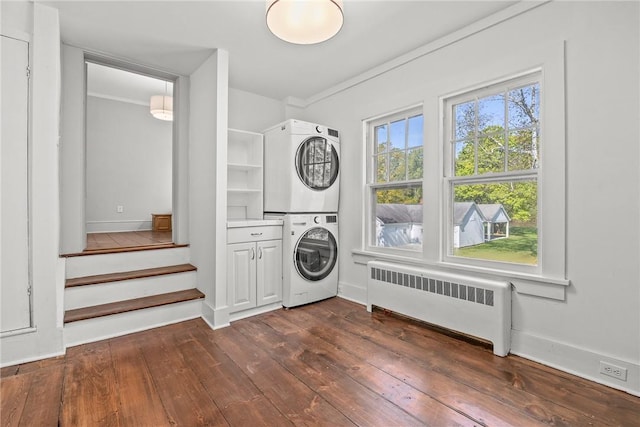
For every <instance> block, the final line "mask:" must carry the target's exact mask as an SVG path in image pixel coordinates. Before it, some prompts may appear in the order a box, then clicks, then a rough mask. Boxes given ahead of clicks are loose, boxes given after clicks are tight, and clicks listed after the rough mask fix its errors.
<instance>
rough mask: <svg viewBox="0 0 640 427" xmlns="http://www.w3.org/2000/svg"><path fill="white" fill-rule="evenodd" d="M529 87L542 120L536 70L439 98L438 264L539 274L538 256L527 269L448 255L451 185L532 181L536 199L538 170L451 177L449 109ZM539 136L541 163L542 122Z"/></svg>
mask: <svg viewBox="0 0 640 427" xmlns="http://www.w3.org/2000/svg"><path fill="white" fill-rule="evenodd" d="M533 83H539V84H540V93H541V98H540V99H541V101H540V104H541V105H540V117H543V111H542V110H543V109H544V102H543V100H542V98H543V97H544V88H543V87H542V70H541V69H540V68H538V69H535V70H531V71H529V72H527V73H523V74H517V75H514V76H512V77H511V78H506V79H503V80H500V81H496V82H493V83H491V84H481V85H478V86H477V88H476V89H473V88H470V89H467V90H465V91H464V92H462V93H456V94H454V95H451V96H443V97H441V98H440V106H441V115H442V117H443V120H442V121H441V123H442V126H443V129H442V132H441V135H442V138H441V141H440V143H441V145H442V153H443V155H442V160H443V189H442V194H443V204H442V212H443V216H442V218H443V223H442V228H441V229H442V231H443V232H442V252H441V253H442V261H443V262H444V263H447V264H454V265H455V264H460V265H468V266H473V267H480V268H482V269H488V270H504V271H513V272H517V273H525V274H531V275H537V276H539V275H541V272H542V262H541V260H540V256H538V263H537V264H536V265H527V264H517V263H508V262H500V261H491V260H484V259H479V258H467V257H459V256H454V255H452V254H450V253H449V251H450V249H451V248H452V246H453V242H452V239H453V233H452V232H451V229H452V227H451V224H452V222H453V219H452V218H453V212H452V203H451V200H452V191H453V186H454V184H465V183H474V184H475V183H491V182H508V181H522V180H536V181H537V186H538V195H540V179H539V178H540V176H541V175H542V174H541V173H540V171H541V169H542V168H541V167H539V168H537V169H533V170H530V171H515V172H489V173H483V174H479V175H469V176H455V172H454V170H453V169H454V167H453V159H452V152H453V150H452V148H451V140H452V135H451V132H452V131H453V114H452V107H453V106H454V105H458V104H461V103H465V102H468V101H472V100H474V99H478V98H483V97H486V96H489V95H493V94H495V93H496V91H498V92H504V91H505V90H507V88H512V87H513V88H516V87H521V86H526V85H530V84H533ZM540 123H541V124H540V133H541V134H542V135H543V138H542V150H541V152H540V156H541V161H540V163H541V164H542V163H543V160H542V157H543V156H544V153H545V151H546V144H545V139H546V138H545V137H544V135H545V134H544V121H543V120H540ZM538 211H539V212H540V197H538ZM543 222H544V216H543V217H542V220H540V219H538V224H537V228H538V230H540V229H541V228H542V226H541V225H542V224H543ZM541 240H542V239H541V238H540V235H538V249H540V247H541V246H542V245H541Z"/></svg>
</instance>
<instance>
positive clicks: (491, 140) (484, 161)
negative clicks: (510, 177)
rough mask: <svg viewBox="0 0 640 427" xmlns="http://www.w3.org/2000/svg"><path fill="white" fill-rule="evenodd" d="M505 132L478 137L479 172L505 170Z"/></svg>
mask: <svg viewBox="0 0 640 427" xmlns="http://www.w3.org/2000/svg"><path fill="white" fill-rule="evenodd" d="M504 153H505V147H504V134H493V135H481V136H480V137H479V138H478V174H483V173H487V172H503V171H504Z"/></svg>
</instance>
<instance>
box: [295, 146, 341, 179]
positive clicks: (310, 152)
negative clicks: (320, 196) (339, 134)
mask: <svg viewBox="0 0 640 427" xmlns="http://www.w3.org/2000/svg"><path fill="white" fill-rule="evenodd" d="M338 168H339V165H338V153H337V151H336V150H335V148H334V147H333V145H332V144H331V143H330V142H329V141H327V139H326V138H323V137H321V136H312V137H311V138H307V139H305V140H304V141H303V142H302V144H300V146H299V147H298V151H297V152H296V171H297V172H298V177H299V178H300V180H301V181H302V182H303V183H304V185H306V186H307V187H309V188H310V189H312V190H316V191H322V190H326V189H327V188H329V187H331V185H332V184H333V183H334V182H335V180H336V178H337V177H338V170H339V169H338Z"/></svg>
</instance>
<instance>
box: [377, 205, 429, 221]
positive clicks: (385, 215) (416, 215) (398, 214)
mask: <svg viewBox="0 0 640 427" xmlns="http://www.w3.org/2000/svg"><path fill="white" fill-rule="evenodd" d="M376 217H377V218H378V219H379V220H380V221H381V222H382V223H384V224H394V223H408V222H415V223H419V224H422V205H404V204H402V203H381V204H378V205H377V206H376Z"/></svg>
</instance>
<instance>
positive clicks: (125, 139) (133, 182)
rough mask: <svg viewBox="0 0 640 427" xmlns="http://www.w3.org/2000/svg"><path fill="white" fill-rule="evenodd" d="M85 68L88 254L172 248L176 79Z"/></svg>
mask: <svg viewBox="0 0 640 427" xmlns="http://www.w3.org/2000/svg"><path fill="white" fill-rule="evenodd" d="M85 67H86V68H85V69H86V82H87V83H86V111H85V120H86V123H85V129H86V134H85V144H86V146H85V149H86V157H85V188H86V194H85V226H86V237H87V240H86V249H85V252H91V251H105V250H118V249H123V250H127V249H133V248H140V247H147V246H152V247H163V246H172V245H173V241H174V239H173V231H172V230H173V227H172V224H173V216H172V212H173V191H172V190H173V146H174V144H173V134H174V133H173V121H172V117H171V115H172V112H173V92H174V81H172V80H171V79H169V78H160V77H157V76H152V75H149V74H143V73H140V72H136V71H132V70H128V69H125V68H123V67H116V66H111V65H109V64H104V63H100V62H99V61H92V60H89V59H86V60H85ZM157 101H160V104H158V103H157ZM150 104H155V105H150ZM154 108H155V110H158V109H160V110H162V111H160V112H159V113H158V111H154V113H156V114H154V115H152V111H151V110H153V109H154Z"/></svg>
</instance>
